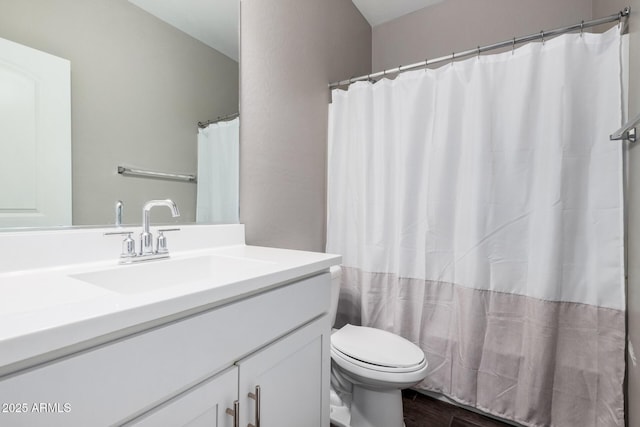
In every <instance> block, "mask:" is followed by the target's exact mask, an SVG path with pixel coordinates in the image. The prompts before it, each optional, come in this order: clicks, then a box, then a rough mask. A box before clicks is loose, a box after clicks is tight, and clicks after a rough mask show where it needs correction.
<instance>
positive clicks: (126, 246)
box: [104, 231, 136, 259]
mask: <svg viewBox="0 0 640 427" xmlns="http://www.w3.org/2000/svg"><path fill="white" fill-rule="evenodd" d="M131 233H132V232H131V231H109V232H107V233H104V235H105V236H118V235H119V236H125V235H126V236H127V237H125V239H124V240H123V241H122V253H121V254H120V258H126V259H129V258H133V257H134V256H136V241H135V240H133V238H132V237H131Z"/></svg>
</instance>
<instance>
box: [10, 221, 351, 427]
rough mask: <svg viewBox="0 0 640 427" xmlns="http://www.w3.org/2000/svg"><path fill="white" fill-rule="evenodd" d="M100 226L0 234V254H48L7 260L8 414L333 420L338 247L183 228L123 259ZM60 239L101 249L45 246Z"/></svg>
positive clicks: (20, 420)
mask: <svg viewBox="0 0 640 427" xmlns="http://www.w3.org/2000/svg"><path fill="white" fill-rule="evenodd" d="M104 232H105V230H95V229H94V230H69V231H67V232H57V233H58V235H54V234H55V233H51V232H49V233H47V232H41V233H40V236H39V238H38V236H35V234H38V232H24V233H7V234H4V235H0V248H2V249H0V255H2V256H4V257H5V259H7V258H11V256H12V255H10V254H8V253H6V252H8V251H7V249H6V248H7V245H9V246H12V247H14V248H15V246H16V245H18V246H22V247H23V248H24V247H26V246H30V242H40V243H39V245H40V246H39V249H38V248H35V247H34V248H33V250H34V251H35V252H36V254H35V255H38V251H42V252H43V254H41V257H40V260H39V261H38V262H39V265H35V266H33V268H27V269H24V268H18V269H16V268H15V267H14V268H12V269H9V268H8V267H6V266H5V265H4V264H3V267H2V268H3V269H4V271H1V272H0V287H1V288H3V290H4V291H3V300H5V301H4V302H0V319H1V320H0V375H1V376H0V404H1V405H2V407H0V425H8V426H13V425H17V426H20V425H24V426H39V425H41V426H55V425H60V426H74V425H77V426H89V425H90V426H98V425H130V426H178V425H190V426H200V425H203V426H204V425H206V426H229V427H232V426H238V425H241V426H247V425H253V426H256V427H258V426H262V427H268V426H279V427H280V426H292V427H293V426H296V427H298V426H328V425H329V403H328V397H329V396H328V388H329V372H330V358H329V335H330V324H329V319H328V316H327V310H328V307H329V301H330V275H329V273H328V268H329V267H330V266H331V265H335V264H338V263H339V262H340V257H339V256H335V255H329V254H320V253H311V252H301V251H290V250H281V249H272V248H262V247H252V246H246V245H245V244H244V229H243V227H242V226H241V225H225V226H184V227H182V230H181V231H180V232H178V233H175V234H173V235H172V236H171V238H172V242H171V244H172V249H171V251H172V254H171V258H170V259H167V260H158V261H150V262H145V263H140V264H137V265H117V255H118V241H117V239H116V240H110V238H109V237H104V236H103V234H104ZM92 233H93V234H92ZM21 234H22V235H21ZM96 236H98V237H96ZM60 238H62V239H66V243H67V244H68V243H69V242H70V241H76V242H77V243H78V244H84V245H92V244H93V245H94V246H95V247H96V251H94V252H90V253H89V254H87V251H86V250H85V251H81V252H82V253H81V254H76V255H75V257H76V259H74V260H73V261H75V263H70V262H69V260H68V259H65V260H60V259H55V258H56V257H60V256H63V257H64V255H60V254H58V255H54V256H53V258H54V259H51V257H47V256H46V255H44V252H45V251H46V249H47V248H48V247H49V246H51V247H55V245H56V244H57V243H59V241H58V239H60ZM20 239H22V241H19V240H20ZM67 244H65V247H67ZM85 248H86V246H85ZM2 251H4V253H3V252H2ZM66 252H70V251H66ZM109 252H110V255H109V256H107V253H109ZM13 257H14V258H17V257H18V256H17V255H13ZM105 257H108V258H110V259H107V260H105V259H104V258H105ZM13 261H14V262H15V264H17V265H18V267H20V263H19V262H18V260H17V259H14V260H13ZM61 261H62V262H61ZM64 262H66V263H64ZM15 264H14V265H15ZM5 297H6V298H5Z"/></svg>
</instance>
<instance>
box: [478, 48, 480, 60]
mask: <svg viewBox="0 0 640 427" xmlns="http://www.w3.org/2000/svg"><path fill="white" fill-rule="evenodd" d="M478 59H480V46H478Z"/></svg>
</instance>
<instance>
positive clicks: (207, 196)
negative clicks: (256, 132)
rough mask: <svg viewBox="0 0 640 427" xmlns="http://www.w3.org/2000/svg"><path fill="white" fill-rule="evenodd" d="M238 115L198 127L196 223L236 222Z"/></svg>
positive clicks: (237, 217) (238, 204)
mask: <svg viewBox="0 0 640 427" xmlns="http://www.w3.org/2000/svg"><path fill="white" fill-rule="evenodd" d="M239 129H240V118H239V117H237V118H235V119H233V120H229V121H223V122H218V123H214V124H211V125H209V126H207V127H206V128H204V129H199V130H198V190H197V195H196V200H197V201H196V222H199V223H214V224H229V223H232V224H236V223H238V222H240V215H239V210H238V209H239V206H240V196H239V194H240V178H239V177H240V138H239Z"/></svg>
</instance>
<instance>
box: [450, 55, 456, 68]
mask: <svg viewBox="0 0 640 427" xmlns="http://www.w3.org/2000/svg"><path fill="white" fill-rule="evenodd" d="M455 60H456V53H455V52H452V53H451V66H452V67H453V61H455Z"/></svg>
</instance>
